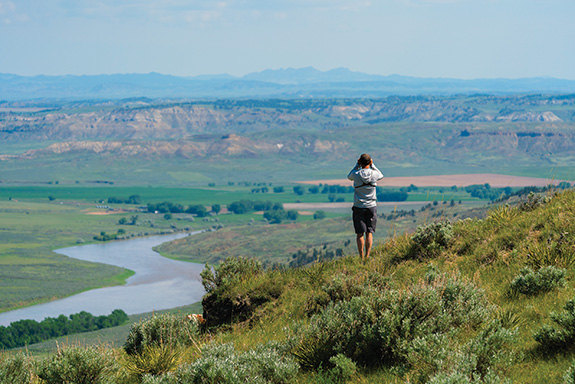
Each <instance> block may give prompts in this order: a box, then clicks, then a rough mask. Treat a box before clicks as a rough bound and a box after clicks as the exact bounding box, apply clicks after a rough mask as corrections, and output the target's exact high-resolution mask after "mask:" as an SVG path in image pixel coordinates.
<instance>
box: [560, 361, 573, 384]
mask: <svg viewBox="0 0 575 384" xmlns="http://www.w3.org/2000/svg"><path fill="white" fill-rule="evenodd" d="M563 382H564V383H565V384H575V361H573V362H572V363H571V365H570V366H569V369H568V370H567V371H566V372H565V374H564V375H563Z"/></svg>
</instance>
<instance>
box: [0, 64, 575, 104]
mask: <svg viewBox="0 0 575 384" xmlns="http://www.w3.org/2000/svg"><path fill="white" fill-rule="evenodd" d="M516 93H520V94H530V93H551V94H559V93H575V81H574V80H563V79H556V78H524V79H474V80H461V79H448V78H416V77H408V76H400V75H391V76H381V75H370V74H366V73H361V72H353V71H350V70H349V69H346V68H336V69H332V70H329V71H320V70H317V69H315V68H312V67H307V68H299V69H294V68H287V69H275V70H272V69H268V70H265V71H262V72H254V73H250V74H247V75H245V76H242V77H235V76H231V75H225V74H223V75H202V76H196V77H178V76H171V75H162V74H158V73H148V74H114V75H92V76H73V75H66V76H19V75H13V74H0V100H30V99H43V98H49V99H125V98H133V97H149V98H186V99H190V98H191V99H200V98H201V99H206V98H208V99H209V98H214V99H215V98H220V99H221V98H302V97H304V98H378V97H386V96H390V95H403V96H405V95H442V96H445V95H455V94H495V95H503V94H516Z"/></svg>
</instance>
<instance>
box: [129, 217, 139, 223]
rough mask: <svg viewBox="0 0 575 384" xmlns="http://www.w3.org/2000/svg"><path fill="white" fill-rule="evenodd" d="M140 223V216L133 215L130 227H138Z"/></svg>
mask: <svg viewBox="0 0 575 384" xmlns="http://www.w3.org/2000/svg"><path fill="white" fill-rule="evenodd" d="M137 222H138V215H133V216H131V217H130V225H136V223H137Z"/></svg>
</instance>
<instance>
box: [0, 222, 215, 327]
mask: <svg viewBox="0 0 575 384" xmlns="http://www.w3.org/2000/svg"><path fill="white" fill-rule="evenodd" d="M185 236H188V234H187V233H179V234H174V235H163V236H152V237H145V238H137V239H131V240H123V241H113V242H109V243H102V244H89V245H81V246H76V247H70V248H62V249H57V250H55V251H54V252H57V253H60V254H62V255H66V256H68V257H72V258H75V259H80V260H87V261H92V262H97V263H104V264H111V265H115V266H118V267H123V268H126V269H130V270H132V271H134V272H135V274H134V275H133V276H131V277H130V278H128V280H127V281H126V284H125V285H121V286H114V287H106V288H98V289H92V290H90V291H86V292H82V293H79V294H76V295H73V296H70V297H66V298H64V299H60V300H54V301H50V302H47V303H44V304H38V305H34V306H31V307H26V308H21V309H16V310H13V311H9V312H4V313H0V325H4V326H6V325H10V323H12V322H14V321H17V320H22V319H32V320H37V321H42V320H43V319H44V318H46V317H57V316H59V315H61V314H64V315H66V316H69V315H71V314H73V313H78V312H81V311H87V312H90V313H91V314H93V315H94V316H100V315H108V314H110V313H111V312H112V311H113V310H114V309H122V310H123V311H124V312H126V313H127V314H129V315H130V314H136V313H144V312H151V311H153V310H161V309H169V308H175V307H180V306H184V305H189V304H192V303H195V302H198V301H200V300H201V299H202V296H203V295H204V293H205V291H204V287H203V286H202V283H201V277H200V272H201V271H202V270H203V269H204V266H203V265H202V264H195V263H188V262H183V261H177V260H171V259H168V258H165V257H162V256H160V254H159V253H157V252H155V251H154V250H153V249H152V248H153V247H155V246H156V245H159V244H162V243H165V242H167V241H172V240H175V239H179V238H182V237H185Z"/></svg>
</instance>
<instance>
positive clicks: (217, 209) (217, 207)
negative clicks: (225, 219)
mask: <svg viewBox="0 0 575 384" xmlns="http://www.w3.org/2000/svg"><path fill="white" fill-rule="evenodd" d="M221 211H222V206H221V205H220V204H212V212H213V213H215V214H216V215H217V214H219V213H220V212H221Z"/></svg>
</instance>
